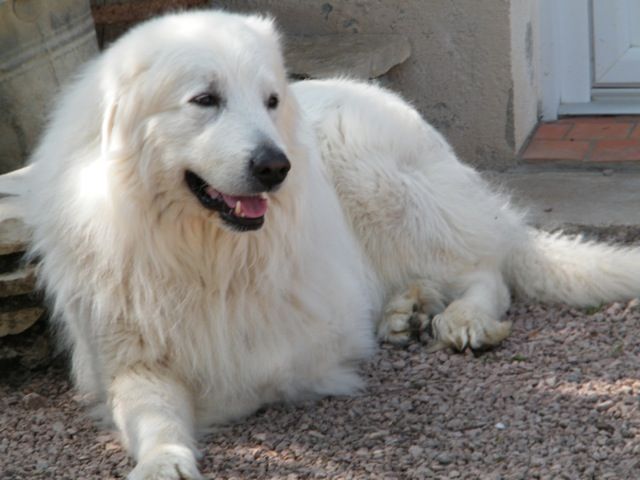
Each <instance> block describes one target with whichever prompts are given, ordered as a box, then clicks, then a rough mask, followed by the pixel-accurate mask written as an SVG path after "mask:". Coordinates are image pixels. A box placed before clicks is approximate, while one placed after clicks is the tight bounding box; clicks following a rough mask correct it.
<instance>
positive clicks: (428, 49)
mask: <svg viewBox="0 0 640 480" xmlns="http://www.w3.org/2000/svg"><path fill="white" fill-rule="evenodd" d="M510 3H511V2H506V1H499V2H478V1H476V0H456V1H455V2H448V1H424V0H403V1H389V0H367V1H353V0H326V1H325V0H312V1H309V0H278V1H275V0H215V1H213V0H212V1H210V2H209V4H210V5H211V6H212V7H216V8H219V7H224V8H228V9H229V10H232V11H236V12H268V13H270V14H272V15H274V16H275V18H276V19H277V23H278V25H280V26H281V28H282V29H283V30H284V31H285V32H286V33H289V34H322V33H395V34H401V35H405V36H406V37H407V38H408V39H409V42H410V43H411V57H410V58H409V59H408V60H407V61H406V62H404V63H403V64H401V65H399V66H398V67H396V68H393V69H392V70H391V71H390V72H389V73H388V75H387V78H386V81H387V82H388V83H389V85H390V87H391V88H393V89H394V90H396V91H398V92H400V93H402V94H403V95H404V96H405V97H406V98H407V99H408V100H409V101H411V102H412V103H413V104H414V105H415V106H416V107H417V108H418V110H419V111H420V112H421V113H422V114H423V115H424V116H425V117H426V118H427V120H429V122H430V123H432V124H433V125H434V126H435V127H436V128H438V130H439V131H441V132H442V133H443V134H444V135H445V136H446V137H447V139H448V140H449V141H450V142H451V144H452V145H453V146H454V148H455V149H456V151H457V152H458V154H459V155H460V157H461V158H463V159H464V160H465V161H468V162H470V163H472V164H474V165H476V166H480V167H490V168H495V169H497V168H503V167H507V166H512V165H514V163H515V161H514V149H515V132H514V97H513V95H514V91H513V74H512V69H511V23H510ZM532 95H533V96H535V93H534V94H532ZM521 137H522V135H520V138H521Z"/></svg>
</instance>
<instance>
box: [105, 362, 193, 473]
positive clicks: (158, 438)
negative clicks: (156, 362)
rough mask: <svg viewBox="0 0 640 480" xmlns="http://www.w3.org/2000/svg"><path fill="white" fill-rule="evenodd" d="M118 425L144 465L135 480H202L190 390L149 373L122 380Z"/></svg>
mask: <svg viewBox="0 0 640 480" xmlns="http://www.w3.org/2000/svg"><path fill="white" fill-rule="evenodd" d="M109 394H110V403H111V407H112V410H113V417H114V421H115V423H116V425H117V426H118V428H119V429H120V432H121V433H122V436H123V440H124V442H125V444H126V445H127V448H128V449H129V452H130V453H131V454H133V456H134V457H135V458H136V460H137V462H138V464H137V465H136V467H135V468H134V469H133V471H132V472H131V473H130V474H129V477H128V478H129V480H142V479H144V480H152V479H158V480H159V479H162V480H187V479H189V480H195V479H198V480H199V479H201V478H202V476H201V475H200V473H199V472H198V467H197V464H196V449H195V441H194V435H193V430H194V427H193V423H194V421H193V416H194V412H193V408H194V407H193V399H192V398H191V397H190V395H189V393H188V391H187V389H186V387H185V386H184V385H182V384H181V383H180V382H179V381H177V380H175V379H172V378H170V377H168V376H166V375H158V374H156V373H153V372H151V371H149V369H146V368H144V367H140V368H139V369H130V370H128V371H126V372H125V373H121V374H118V375H116V377H115V379H114V380H113V382H112V384H111V388H110V390H109Z"/></svg>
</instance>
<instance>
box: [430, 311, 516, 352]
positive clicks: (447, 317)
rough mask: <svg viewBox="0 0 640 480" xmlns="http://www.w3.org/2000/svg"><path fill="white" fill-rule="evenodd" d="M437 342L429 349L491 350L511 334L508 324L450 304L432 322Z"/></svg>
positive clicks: (509, 324)
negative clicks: (488, 348) (468, 348)
mask: <svg viewBox="0 0 640 480" xmlns="http://www.w3.org/2000/svg"><path fill="white" fill-rule="evenodd" d="M431 328H432V332H433V337H434V339H435V340H436V343H435V344H434V345H433V346H432V347H431V350H438V349H439V348H445V347H451V348H455V349H456V350H458V351H463V350H464V349H465V348H467V347H470V348H471V349H472V350H480V349H482V348H487V347H492V346H495V345H497V344H499V343H500V342H501V341H502V340H504V339H505V338H507V337H508V336H509V333H511V323H510V322H501V321H499V320H495V319H493V318H491V317H489V316H488V315H484V314H482V313H478V312H473V311H472V310H471V309H469V308H467V307H466V306H465V305H463V304H457V303H456V302H454V303H452V304H451V305H449V306H448V307H447V309H446V310H445V311H444V312H442V313H441V314H439V315H436V316H435V317H434V318H433V320H432V323H431Z"/></svg>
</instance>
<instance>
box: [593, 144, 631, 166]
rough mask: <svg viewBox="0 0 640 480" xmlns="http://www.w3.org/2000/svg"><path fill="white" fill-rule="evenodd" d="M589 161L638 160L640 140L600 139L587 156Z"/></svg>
mask: <svg viewBox="0 0 640 480" xmlns="http://www.w3.org/2000/svg"><path fill="white" fill-rule="evenodd" d="M589 161H590V162H631V161H640V140H630V139H625V140H600V141H599V142H597V143H596V145H595V148H594V149H593V152H591V155H590V157H589Z"/></svg>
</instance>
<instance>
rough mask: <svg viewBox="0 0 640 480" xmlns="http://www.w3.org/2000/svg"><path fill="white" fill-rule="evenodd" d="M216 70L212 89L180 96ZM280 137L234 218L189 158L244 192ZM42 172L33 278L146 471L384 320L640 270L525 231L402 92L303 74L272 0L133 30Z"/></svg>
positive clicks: (494, 306) (188, 449)
mask: <svg viewBox="0 0 640 480" xmlns="http://www.w3.org/2000/svg"><path fill="white" fill-rule="evenodd" d="M212 85H213V88H214V89H215V91H216V92H218V93H219V94H220V96H221V98H222V100H223V101H222V105H221V107H220V108H202V107H198V106H196V105H193V104H191V103H189V101H188V100H189V99H190V98H192V97H194V96H196V95H198V94H200V93H202V92H203V91H208V90H210V89H211V88H212ZM271 93H277V94H278V95H279V97H280V100H281V102H280V106H279V107H278V108H277V109H276V110H274V111H269V110H267V109H266V107H265V100H266V98H268V96H269V95H270V94H271ZM265 139H267V140H269V141H270V142H271V143H273V144H274V145H277V146H279V147H280V148H282V149H283V150H284V151H285V152H286V154H287V156H288V157H289V160H290V161H291V164H292V168H291V172H290V173H289V176H288V178H287V179H286V181H285V182H284V184H283V186H282V188H280V189H279V190H278V191H277V192H275V193H270V194H269V204H270V207H269V210H268V212H267V215H266V222H265V225H264V227H263V228H262V229H260V230H258V231H255V232H246V233H237V232H232V231H230V230H229V229H227V228H226V227H224V226H223V225H222V224H221V222H220V220H219V218H218V216H217V214H215V213H213V212H210V211H208V210H205V209H204V208H203V207H202V206H201V205H200V204H199V203H198V201H197V200H196V199H195V197H194V196H193V195H192V194H191V192H190V191H189V190H188V189H187V187H186V186H185V182H184V171H185V169H191V170H194V171H196V172H198V174H199V175H201V176H203V177H204V178H205V179H206V180H207V181H208V182H209V183H210V184H212V185H213V186H214V187H216V188H219V189H220V190H223V191H225V192H227V193H232V194H241V193H243V188H245V187H244V183H243V182H244V180H243V176H244V172H245V171H246V166H247V162H248V156H249V154H250V152H251V151H252V149H254V148H255V147H256V145H257V144H258V143H260V142H262V141H264V140H265ZM318 146H319V148H318ZM27 177H28V178H27V180H28V182H27V183H28V185H27V187H26V188H27V190H25V191H29V192H30V193H29V194H27V195H25V196H24V198H23V201H24V204H25V208H26V210H27V213H26V219H27V222H28V223H29V224H30V225H31V226H32V228H33V231H34V236H33V246H32V253H33V254H34V255H37V256H39V257H40V259H41V260H40V273H39V278H40V280H41V281H42V284H43V285H44V287H45V288H46V290H47V292H48V295H49V297H50V299H51V302H52V305H53V308H54V313H55V314H56V319H57V322H58V324H59V325H60V327H61V329H62V330H63V332H64V337H65V338H66V339H67V342H68V345H69V347H70V348H71V349H72V353H73V372H74V376H75V380H76V383H77V385H78V388H79V389H81V390H82V391H84V392H87V393H91V394H93V395H96V396H97V397H98V398H99V399H100V398H101V399H104V400H106V402H107V404H108V405H109V407H110V408H111V412H112V415H113V418H114V420H115V423H116V425H117V426H118V428H119V430H120V431H121V432H122V436H123V439H124V442H125V444H126V445H127V447H128V449H129V450H130V452H131V453H132V454H133V455H134V456H135V457H136V459H137V460H138V465H137V466H136V468H135V469H134V471H133V472H132V473H131V477H130V478H133V479H142V478H144V479H151V478H154V479H156V478H157V479H159V478H162V479H174V478H175V479H177V478H198V477H199V473H198V470H197V466H196V456H197V454H196V449H195V441H194V436H195V433H196V431H197V430H198V429H200V428H201V427H205V426H206V425H208V424H210V423H212V422H223V421H226V420H229V419H232V418H236V417H239V416H242V415H246V414H247V413H249V412H251V411H253V410H254V409H256V408H257V407H259V406H260V405H262V404H264V403H267V402H273V401H277V400H283V399H284V400H295V399H300V398H306V397H310V396H316V395H326V394H348V393H351V392H353V391H354V390H356V389H357V388H358V387H359V386H360V381H359V380H358V377H357V375H356V373H355V372H354V365H355V362H356V361H357V360H359V359H362V358H364V357H366V356H367V355H369V354H370V353H371V352H372V350H373V348H374V331H375V328H374V327H375V324H376V322H378V323H379V325H378V335H379V336H380V337H382V338H385V339H389V340H392V341H397V342H402V341H406V339H407V338H408V335H409V333H410V332H411V330H415V329H424V328H426V327H427V326H428V324H429V316H430V315H433V314H436V316H435V318H434V319H433V325H432V328H433V332H434V335H435V336H436V338H437V339H438V340H439V341H440V342H441V344H443V345H453V346H457V347H458V348H464V347H465V346H466V345H471V346H472V347H479V346H482V345H487V344H495V343H497V342H499V341H500V340H502V339H503V338H504V337H505V336H506V335H507V334H508V332H509V325H508V324H506V323H504V322H501V321H500V317H501V316H502V314H503V313H504V312H505V311H506V309H507V308H508V305H509V302H510V293H509V286H511V287H514V288H517V289H518V290H520V291H522V292H524V293H525V294H528V295H532V296H539V297H541V298H544V299H549V300H566V301H571V302H574V303H578V304H584V303H593V302H599V301H602V300H610V299H614V298H622V297H629V296H633V295H637V294H638V293H640V253H639V252H638V251H637V250H630V249H627V250H615V251H614V250H613V249H611V248H610V247H603V246H599V245H585V244H581V243H575V242H574V243H571V242H569V241H567V240H565V239H563V238H555V237H549V236H539V235H538V234H535V233H532V231H530V230H528V229H527V228H526V227H525V226H524V224H523V222H522V220H521V218H520V215H519V214H517V213H514V211H513V210H511V209H510V208H509V206H508V202H507V201H506V200H505V199H504V198H503V197H502V196H500V195H497V194H496V193H494V192H492V191H491V190H490V189H489V188H488V187H487V185H486V184H485V183H484V182H483V181H482V180H481V179H480V177H479V175H478V174H477V173H476V172H475V171H474V170H472V169H471V168H469V167H467V166H465V165H463V164H461V163H460V162H459V161H458V160H457V159H456V157H455V155H454V153H453V152H452V150H451V148H450V147H449V146H448V144H447V143H446V142H445V140H444V139H443V138H442V137H441V136H440V135H439V134H438V133H436V132H435V131H434V130H433V129H432V128H431V127H430V126H429V125H427V124H426V123H425V122H424V121H423V120H422V119H421V118H420V116H419V115H418V114H417V113H416V112H415V110H413V109H412V108H410V107H409V106H407V104H405V103H404V102H403V101H401V100H400V99H399V98H398V97H397V96H395V95H393V94H391V93H389V92H387V91H384V90H381V89H379V88H376V87H373V86H368V85H364V84H360V83H353V82H349V81H346V80H334V81H326V82H315V81H314V82H302V83H299V84H296V85H295V86H293V87H290V86H289V85H288V84H287V82H286V79H285V71H284V69H283V66H282V57H281V54H280V49H279V46H278V39H277V35H276V33H275V32H274V31H273V28H272V26H271V24H270V22H269V21H267V20H264V19H262V18H257V17H241V16H237V15H232V14H226V13H220V12H198V13H186V14H179V15H173V16H167V17H163V18H160V19H156V20H153V21H150V22H148V23H146V24H143V25H141V26H139V27H137V28H136V29H134V30H133V31H131V32H130V33H128V34H126V35H125V36H124V37H123V38H122V39H121V40H119V41H118V42H117V43H116V44H115V45H114V46H113V47H112V48H110V49H109V50H108V51H107V52H105V53H104V54H103V55H102V56H101V57H100V58H98V59H97V60H95V61H94V62H93V63H91V64H89V65H88V66H87V67H86V68H85V69H84V70H83V71H82V72H81V74H80V75H79V77H78V78H77V80H76V81H75V82H74V83H73V84H72V85H71V86H70V88H69V89H67V91H66V93H65V94H64V95H63V96H62V98H61V100H60V102H59V104H58V107H57V108H56V110H55V111H54V113H53V116H52V120H51V122H50V124H49V127H48V129H47V131H46V134H45V135H44V138H43V140H42V143H41V144H40V146H39V147H38V149H37V151H36V152H35V154H34V156H33V167H32V169H31V171H30V172H28V175H27ZM1 188H2V186H1V185H0V189H1ZM14 190H15V189H14ZM507 281H509V282H511V284H510V285H509V286H508V285H507ZM383 300H386V301H388V304H387V307H386V308H385V309H384V311H383V309H382V306H383ZM444 305H448V306H447V308H446V309H444V308H443V307H444ZM380 317H382V318H380Z"/></svg>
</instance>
